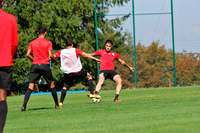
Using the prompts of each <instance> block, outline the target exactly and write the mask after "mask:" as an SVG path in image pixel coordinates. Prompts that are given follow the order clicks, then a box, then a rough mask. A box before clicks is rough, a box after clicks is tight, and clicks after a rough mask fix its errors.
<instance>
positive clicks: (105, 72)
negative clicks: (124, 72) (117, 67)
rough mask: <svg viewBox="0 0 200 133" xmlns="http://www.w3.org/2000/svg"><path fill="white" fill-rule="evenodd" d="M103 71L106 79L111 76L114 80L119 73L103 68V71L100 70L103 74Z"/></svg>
mask: <svg viewBox="0 0 200 133" xmlns="http://www.w3.org/2000/svg"><path fill="white" fill-rule="evenodd" d="M102 73H103V75H104V78H105V79H107V78H109V79H111V80H113V78H114V77H115V75H117V73H116V72H115V71H113V70H102V71H100V73H99V74H102Z"/></svg>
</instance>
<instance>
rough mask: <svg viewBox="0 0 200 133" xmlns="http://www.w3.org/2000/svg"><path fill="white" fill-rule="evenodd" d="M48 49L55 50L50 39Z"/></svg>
mask: <svg viewBox="0 0 200 133" xmlns="http://www.w3.org/2000/svg"><path fill="white" fill-rule="evenodd" d="M48 50H50V51H52V50H53V47H52V43H51V42H50V41H49V47H48Z"/></svg>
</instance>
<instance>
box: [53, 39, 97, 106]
mask: <svg viewBox="0 0 200 133" xmlns="http://www.w3.org/2000/svg"><path fill="white" fill-rule="evenodd" d="M79 55H80V56H82V57H86V58H90V59H93V60H95V61H97V62H100V60H99V59H97V58H95V57H93V56H91V55H90V54H87V53H85V52H83V51H82V50H80V49H77V48H74V47H73V41H72V40H71V39H68V40H67V41H66V48H65V49H62V50H60V51H59V52H57V53H56V54H54V58H60V61H61V68H60V69H61V71H62V72H64V87H63V88H62V90H61V98H60V105H61V106H62V105H63V102H64V99H65V96H66V91H67V90H68V89H69V88H70V87H71V86H72V85H74V83H75V81H76V82H77V81H81V80H83V79H85V78H87V79H88V85H89V91H90V93H91V94H94V85H93V81H92V76H91V75H90V74H89V73H86V72H85V71H84V70H83V69H82V64H81V61H80V57H79Z"/></svg>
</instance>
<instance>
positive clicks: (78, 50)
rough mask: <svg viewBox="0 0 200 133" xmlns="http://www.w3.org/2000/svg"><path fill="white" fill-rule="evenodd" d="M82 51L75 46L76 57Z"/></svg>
mask: <svg viewBox="0 0 200 133" xmlns="http://www.w3.org/2000/svg"><path fill="white" fill-rule="evenodd" d="M82 53H83V51H82V50H80V49H77V48H76V57H78V55H82Z"/></svg>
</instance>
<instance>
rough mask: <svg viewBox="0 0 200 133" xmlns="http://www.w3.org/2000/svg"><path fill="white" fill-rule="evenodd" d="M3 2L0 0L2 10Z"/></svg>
mask: <svg viewBox="0 0 200 133" xmlns="http://www.w3.org/2000/svg"><path fill="white" fill-rule="evenodd" d="M2 3H3V0H0V8H2Z"/></svg>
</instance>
